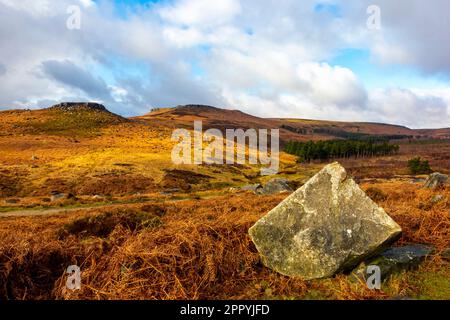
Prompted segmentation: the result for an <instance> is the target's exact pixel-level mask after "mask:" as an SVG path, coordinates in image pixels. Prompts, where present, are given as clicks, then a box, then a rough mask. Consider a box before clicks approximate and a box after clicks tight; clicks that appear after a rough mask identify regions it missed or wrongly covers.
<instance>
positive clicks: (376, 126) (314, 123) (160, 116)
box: [134, 105, 450, 141]
mask: <svg viewBox="0 0 450 320" xmlns="http://www.w3.org/2000/svg"><path fill="white" fill-rule="evenodd" d="M134 119H139V120H142V121H147V122H153V123H158V124H161V125H164V126H169V127H176V126H179V127H189V128H192V123H193V121H194V120H202V121H203V126H204V128H217V129H221V130H224V129H227V128H243V129H248V128H260V129H272V128H279V129H280V137H281V140H283V141H287V140H322V139H336V138H363V137H365V136H367V135H373V136H387V137H389V138H392V139H405V138H436V139H440V138H447V137H449V136H450V128H447V129H427V130H414V129H410V128H407V127H404V126H399V125H391V124H383V123H369V122H338V121H321V120H305V119H287V118H259V117H256V116H252V115H249V114H246V113H244V112H242V111H239V110H226V109H220V108H216V107H212V106H204V105H186V106H178V107H176V108H165V109H157V110H155V111H153V112H150V113H149V114H146V115H144V116H139V117H135V118H134Z"/></svg>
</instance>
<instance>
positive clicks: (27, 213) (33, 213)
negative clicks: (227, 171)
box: [0, 196, 214, 219]
mask: <svg viewBox="0 0 450 320" xmlns="http://www.w3.org/2000/svg"><path fill="white" fill-rule="evenodd" d="M210 198H214V196H210V197H204V198H202V199H210ZM188 200H194V198H191V197H185V198H180V199H173V200H169V201H167V202H180V201H188ZM147 202H153V201H147ZM142 203H146V202H142ZM134 204H136V203H135V202H132V203H113V204H105V205H100V206H90V207H80V208H70V209H67V208H66V209H64V208H51V209H26V210H16V211H9V212H0V219H1V218H14V217H37V216H48V215H58V214H70V213H74V212H79V211H89V210H94V209H105V208H114V207H123V206H127V205H134Z"/></svg>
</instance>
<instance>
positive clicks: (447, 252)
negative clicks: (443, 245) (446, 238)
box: [441, 247, 450, 261]
mask: <svg viewBox="0 0 450 320" xmlns="http://www.w3.org/2000/svg"><path fill="white" fill-rule="evenodd" d="M441 257H442V259H444V260H447V261H450V247H449V248H447V249H444V251H442V254H441Z"/></svg>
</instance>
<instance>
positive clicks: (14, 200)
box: [5, 199, 20, 204]
mask: <svg viewBox="0 0 450 320" xmlns="http://www.w3.org/2000/svg"><path fill="white" fill-rule="evenodd" d="M19 202H20V200H19V199H6V200H5V204H17V203H19Z"/></svg>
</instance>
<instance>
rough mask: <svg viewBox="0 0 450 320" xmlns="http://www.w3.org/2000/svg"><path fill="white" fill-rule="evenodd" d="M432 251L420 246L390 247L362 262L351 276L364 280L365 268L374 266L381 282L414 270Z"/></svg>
mask: <svg viewBox="0 0 450 320" xmlns="http://www.w3.org/2000/svg"><path fill="white" fill-rule="evenodd" d="M434 250H435V248H434V247H432V246H426V245H422V244H416V245H409V246H404V247H392V248H389V249H387V250H386V251H384V252H383V253H381V254H380V255H379V256H377V257H375V258H372V259H370V260H368V261H366V262H363V263H362V264H361V265H360V266H359V267H358V268H357V269H355V270H354V271H353V272H352V275H353V276H355V277H357V278H359V279H364V280H365V279H366V275H367V274H366V269H367V266H371V265H376V266H378V267H380V271H381V280H382V281H384V280H386V279H388V278H389V277H390V276H391V275H393V274H395V273H399V272H402V271H408V270H414V269H416V268H417V267H418V266H419V265H420V263H421V262H422V261H423V260H424V259H425V258H426V257H427V256H429V255H430V254H432V253H433V252H434Z"/></svg>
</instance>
